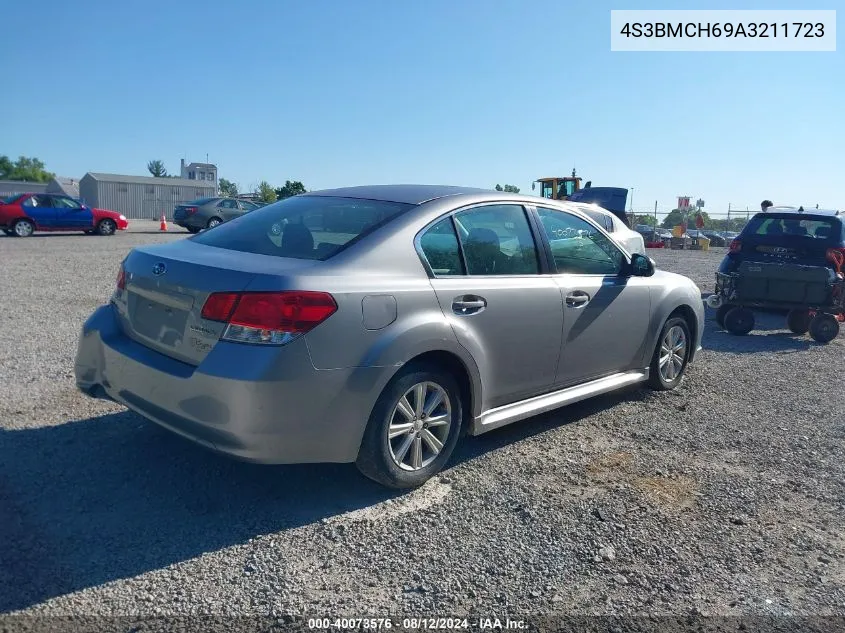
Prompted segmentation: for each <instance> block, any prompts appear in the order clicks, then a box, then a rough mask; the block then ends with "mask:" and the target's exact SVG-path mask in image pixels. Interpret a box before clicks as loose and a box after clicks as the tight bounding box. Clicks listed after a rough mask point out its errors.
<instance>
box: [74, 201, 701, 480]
mask: <svg viewBox="0 0 845 633" xmlns="http://www.w3.org/2000/svg"><path fill="white" fill-rule="evenodd" d="M337 212H343V214H344V215H345V216H346V220H344V221H349V222H350V224H349V227H350V228H349V231H348V232H344V233H338V232H335V231H330V230H325V228H324V223H325V218H326V216H327V215H328V216H333V215H335V214H336V213H337ZM353 216H356V217H357V218H358V222H357V224H356V225H355V226H354V227H353V226H352V225H351V218H352V217H353ZM703 330H704V305H703V304H702V302H701V291H700V290H699V289H698V287H697V286H696V285H695V284H694V283H693V282H692V281H691V280H690V279H688V278H686V277H683V276H681V275H675V274H672V273H669V272H665V271H658V270H655V264H654V262H653V261H651V260H650V259H649V258H648V257H645V256H643V255H640V254H637V253H634V254H629V253H627V252H625V250H624V249H622V248H620V246H619V245H618V244H617V243H616V242H615V241H614V240H613V239H612V238H611V237H610V236H609V234H608V233H607V232H606V230H605V229H603V228H601V226H599V225H598V224H596V222H595V221H594V220H593V219H592V218H591V217H590V216H588V215H586V214H584V213H582V212H581V211H580V209H579V208H578V206H575V205H573V204H571V203H566V202H558V201H553V200H542V199H540V198H537V197H535V196H520V195H518V194H511V193H499V192H495V191H492V192H491V191H485V190H479V189H467V188H462V187H441V186H425V185H397V186H390V185H385V186H373V187H350V188H343V189H334V190H328V191H315V192H309V193H306V194H302V195H298V196H293V197H291V198H288V199H286V200H282V201H280V202H277V203H275V204H271V205H268V206H266V207H264V208H261V209H258V210H257V211H254V212H252V213H250V214H248V215H247V216H245V217H242V218H240V219H238V220H235V221H233V222H227V223H225V224H222V225H221V226H218V227H216V228H214V229H211V230H208V231H203V232H202V233H200V234H198V235H193V236H191V237H189V238H187V239H183V240H176V241H171V242H169V243H166V244H149V245H145V246H140V247H136V248H134V249H133V250H132V251H131V252H130V253H129V254H128V256H127V257H126V258H125V259H124V260H123V262H122V263H121V265H120V269H119V271H118V275H117V283H116V288H115V291H114V293H113V295H112V297H111V300H110V301H109V303H107V304H106V305H103V306H101V307H99V308H98V309H97V310H96V311H95V312H93V314H92V315H91V316H90V317H89V318H88V319H87V321H86V322H85V324H84V325H83V327H82V331H81V332H80V339H79V346H78V348H77V355H76V362H75V376H76V385H77V387H78V388H79V389H80V390H82V391H83V392H84V393H86V394H88V395H92V396H95V397H102V398H106V399H113V400H115V401H117V402H119V403H121V404H123V405H125V406H127V407H129V408H130V409H132V410H134V411H136V412H137V413H139V414H141V415H143V416H144V417H146V418H147V419H149V420H151V421H153V422H155V423H157V424H159V425H161V426H163V427H165V428H168V429H170V430H171V431H173V432H175V433H178V434H181V435H183V436H185V437H187V438H189V439H192V440H194V441H195V442H198V443H199V444H201V445H204V446H206V447H208V448H211V449H215V450H217V451H220V452H222V453H226V454H229V455H232V456H234V457H237V458H240V459H245V460H249V461H255V462H263V463H295V462H311V463H313V462H355V463H356V464H357V466H358V468H359V469H360V470H361V472H362V473H364V474H365V475H366V476H367V477H370V478H372V479H374V480H376V481H378V482H381V483H382V484H385V485H387V486H391V487H395V488H410V487H415V486H419V485H421V484H422V483H424V482H425V481H426V480H427V479H429V478H430V477H432V476H433V475H434V474H436V473H437V472H439V471H440V470H441V469H442V468H443V467H444V466H445V465H446V463H447V461H448V460H449V458H450V455H451V454H452V452H453V450H454V448H455V445H456V443H457V442H458V441H459V439H460V438H461V437H462V436H463V435H465V434H469V435H479V434H481V433H485V432H487V431H490V430H492V429H496V428H498V427H501V426H504V425H506V424H510V423H513V422H517V421H519V420H523V419H525V418H528V417H531V416H533V415H537V414H539V413H542V412H547V411H551V410H553V409H556V408H559V407H561V406H565V405H567V404H570V403H573V402H576V401H580V400H583V399H585V398H589V397H592V396H596V395H599V394H602V393H606V392H609V391H613V390H616V389H619V388H622V387H625V386H628V385H633V384H637V383H647V384H649V386H651V387H652V388H653V389H656V390H658V391H666V390H671V389H675V388H677V387H678V386H679V385H681V383H682V381H683V377H684V374H685V372H686V369H687V367H688V365H689V363H690V362H692V361H693V360H694V359H695V358H697V351H698V350H700V349H701V337H702V332H703ZM126 448H127V450H131V447H130V446H127V447H126Z"/></svg>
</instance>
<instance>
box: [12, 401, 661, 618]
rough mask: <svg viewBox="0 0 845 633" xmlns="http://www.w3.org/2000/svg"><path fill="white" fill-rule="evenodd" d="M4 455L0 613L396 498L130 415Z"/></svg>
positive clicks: (477, 450)
mask: <svg viewBox="0 0 845 633" xmlns="http://www.w3.org/2000/svg"><path fill="white" fill-rule="evenodd" d="M642 397H645V392H644V391H643V390H638V389H635V388H629V389H626V390H623V391H620V392H618V393H616V394H609V395H606V396H600V397H597V398H595V399H594V400H591V401H585V402H582V403H579V404H575V405H572V406H570V407H568V408H567V409H564V410H562V411H559V412H553V413H548V414H545V415H542V416H538V417H536V418H533V419H531V420H526V421H525V422H523V423H521V424H517V425H513V426H510V427H504V428H502V429H499V430H497V431H493V432H491V433H488V434H485V435H482V436H480V437H477V438H465V440H464V441H463V442H462V443H461V444H459V448H458V451H457V452H456V454H455V455H454V457H453V459H452V460H451V466H454V465H455V464H459V463H461V462H464V461H467V460H471V459H473V458H475V457H477V456H479V455H482V454H484V453H487V452H490V451H493V450H496V449H498V448H500V447H502V446H505V445H508V444H512V443H514V442H518V441H520V440H522V439H525V438H527V437H531V436H532V435H536V434H539V433H544V432H546V431H549V430H551V429H553V428H557V427H559V426H561V425H564V424H569V423H572V422H575V421H577V420H579V419H581V418H583V417H586V416H589V415H592V414H593V413H596V412H598V411H600V410H602V409H606V408H607V407H610V406H613V405H614V404H617V403H619V402H621V401H623V400H625V399H631V398H634V399H639V398H642ZM0 455H2V456H3V464H2V469H0V570H2V574H0V613H4V612H9V611H15V610H19V609H25V608H27V607H30V606H33V605H35V604H38V603H41V602H43V601H45V600H48V599H50V598H53V597H57V596H61V595H65V594H68V593H71V592H75V591H79V590H82V589H85V588H88V587H95V586H98V585H102V584H104V583H108V582H111V581H115V580H118V579H122V578H129V577H133V576H137V575H139V574H142V573H144V572H147V571H151V570H156V569H162V568H164V567H167V566H168V565H171V564H174V563H178V562H181V561H185V560H188V559H191V558H195V557H197V556H200V555H202V554H203V553H205V552H213V551H216V550H220V549H223V548H226V547H230V546H232V545H236V544H239V543H244V542H246V541H248V540H249V539H250V538H253V537H256V536H259V535H263V534H270V533H276V532H279V531H284V530H287V529H291V528H295V527H298V526H302V525H306V524H309V523H313V522H316V521H319V520H320V519H323V518H327V517H331V516H334V515H338V514H342V513H345V512H348V511H351V510H355V509H359V508H364V507H367V506H372V505H374V504H377V503H379V502H381V501H385V500H387V499H390V498H393V497H398V496H401V494H402V493H401V492H397V491H391V490H388V489H385V488H383V487H381V486H379V485H378V484H375V483H373V482H370V481H369V480H368V479H365V478H364V477H363V476H361V475H359V474H358V473H357V471H356V470H355V468H354V466H353V465H335V464H321V465H303V466H261V465H253V464H247V463H243V462H238V461H234V460H231V459H229V458H227V457H224V456H219V455H216V454H214V453H212V452H210V451H208V450H206V449H203V448H200V447H197V446H195V445H193V444H191V443H190V442H187V441H185V440H183V439H181V438H179V437H178V436H175V435H173V434H171V433H169V432H168V431H166V430H164V429H160V428H159V427H157V426H155V425H154V424H152V423H148V422H146V421H144V420H143V419H141V418H140V417H138V416H137V415H135V414H133V413H131V412H123V413H115V414H109V415H104V416H100V417H96V418H91V419H88V420H82V421H78V422H67V423H65V424H62V425H58V426H52V427H44V428H40V429H26V430H13V431H8V430H2V429H0ZM447 472H448V471H447Z"/></svg>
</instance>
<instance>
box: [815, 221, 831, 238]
mask: <svg viewBox="0 0 845 633" xmlns="http://www.w3.org/2000/svg"><path fill="white" fill-rule="evenodd" d="M831 235H833V232H832V230H831V227H830V225H828V224H822V225H821V226H819V227H818V228H817V229H816V237H818V238H821V239H825V240H826V239H828V238H829V237H830V236H831Z"/></svg>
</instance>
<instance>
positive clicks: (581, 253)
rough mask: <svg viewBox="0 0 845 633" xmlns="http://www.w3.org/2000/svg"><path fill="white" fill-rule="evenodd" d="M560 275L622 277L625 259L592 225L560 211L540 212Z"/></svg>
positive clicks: (540, 209) (546, 210) (543, 210)
mask: <svg viewBox="0 0 845 633" xmlns="http://www.w3.org/2000/svg"><path fill="white" fill-rule="evenodd" d="M537 213H538V214H539V216H540V222H541V224H542V225H543V229H544V230H545V232H546V236H547V237H548V239H549V244H550V245H551V250H552V256H553V257H554V262H555V269H556V271H557V272H558V273H569V274H575V275H618V274H619V273H620V272H622V269H623V267H624V265H625V255H624V254H623V253H622V251H621V250H619V249H618V248H617V247H616V245H615V244H613V242H612V241H611V240H610V239H609V238H608V237H607V236H605V235H604V234H602V233H601V232H600V231H599V230H597V229H596V228H595V227H594V226H593V225H592V224H590V223H589V222H586V221H584V220H582V219H581V218H579V217H577V216H575V215H573V214H571V213H567V212H565V211H559V210H556V209H543V208H538V209H537Z"/></svg>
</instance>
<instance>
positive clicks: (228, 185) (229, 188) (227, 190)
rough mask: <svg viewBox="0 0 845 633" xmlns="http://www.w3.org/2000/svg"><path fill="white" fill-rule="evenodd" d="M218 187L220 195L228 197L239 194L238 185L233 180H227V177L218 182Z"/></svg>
mask: <svg viewBox="0 0 845 633" xmlns="http://www.w3.org/2000/svg"><path fill="white" fill-rule="evenodd" d="M217 185H218V188H219V189H220V195H221V196H225V197H227V198H234V197H236V196H237V195H238V186H237V185H236V184H235V183H233V182H232V181H231V180H226V179H225V178H221V179H220V180H219V182H218V183H217Z"/></svg>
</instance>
